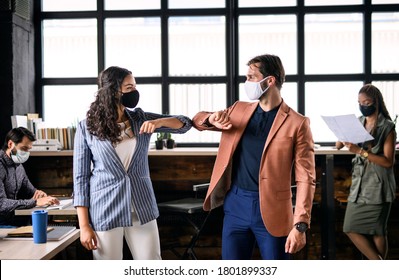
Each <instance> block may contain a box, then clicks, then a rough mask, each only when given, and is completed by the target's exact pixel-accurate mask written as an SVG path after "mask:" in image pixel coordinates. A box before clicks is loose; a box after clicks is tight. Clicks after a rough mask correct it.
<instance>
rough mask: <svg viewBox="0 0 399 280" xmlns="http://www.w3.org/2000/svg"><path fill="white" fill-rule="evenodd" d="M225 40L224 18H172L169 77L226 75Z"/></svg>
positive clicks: (170, 25) (170, 24)
mask: <svg viewBox="0 0 399 280" xmlns="http://www.w3.org/2000/svg"><path fill="white" fill-rule="evenodd" d="M225 40H226V39H225V17H171V18H170V19H169V72H170V75H172V76H220V75H226V50H225V49H226V43H225Z"/></svg>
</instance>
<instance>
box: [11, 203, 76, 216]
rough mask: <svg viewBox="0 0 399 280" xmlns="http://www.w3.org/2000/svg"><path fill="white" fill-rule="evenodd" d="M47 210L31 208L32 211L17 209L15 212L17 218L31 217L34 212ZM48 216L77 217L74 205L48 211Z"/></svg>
mask: <svg viewBox="0 0 399 280" xmlns="http://www.w3.org/2000/svg"><path fill="white" fill-rule="evenodd" d="M40 209H44V210H46V208H40V207H35V208H30V209H17V210H15V216H30V215H31V214H32V212H33V211H34V210H40ZM48 215H50V216H56V215H63V216H76V215H77V213H76V209H75V207H73V205H71V206H68V207H66V208H64V209H54V210H48Z"/></svg>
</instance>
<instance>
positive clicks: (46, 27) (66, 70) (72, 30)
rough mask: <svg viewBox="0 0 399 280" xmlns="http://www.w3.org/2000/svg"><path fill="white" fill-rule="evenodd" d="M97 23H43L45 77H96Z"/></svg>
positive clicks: (49, 21)
mask: <svg viewBox="0 0 399 280" xmlns="http://www.w3.org/2000/svg"><path fill="white" fill-rule="evenodd" d="M96 24H97V21H96V20H95V19H71V20H44V21H43V50H42V51H43V76H44V77H93V76H94V77H96V76H97V75H98V71H97V25H96Z"/></svg>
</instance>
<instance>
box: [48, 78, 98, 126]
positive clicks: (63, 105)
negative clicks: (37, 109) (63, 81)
mask: <svg viewBox="0 0 399 280" xmlns="http://www.w3.org/2000/svg"><path fill="white" fill-rule="evenodd" d="M96 92H97V86H96V85H79V86H66V85H62V86H45V87H44V88H43V120H44V121H45V123H46V127H68V126H71V125H72V124H74V125H75V124H76V123H77V122H78V121H80V120H83V119H85V118H86V113H87V110H89V107H90V104H91V103H92V102H93V101H94V98H95V94H96Z"/></svg>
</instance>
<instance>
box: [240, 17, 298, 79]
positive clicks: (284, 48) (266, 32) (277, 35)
mask: <svg viewBox="0 0 399 280" xmlns="http://www.w3.org/2000/svg"><path fill="white" fill-rule="evenodd" d="M296 29H297V24H296V16H295V15H281V16H280V15H279V16H274V15H273V16H240V17H239V46H240V47H239V67H240V69H239V73H240V75H246V73H247V69H248V66H247V62H248V61H249V60H250V59H251V58H253V57H255V56H257V55H260V54H266V53H269V54H276V55H278V56H279V57H280V59H281V60H282V62H283V65H284V69H285V72H286V73H287V74H296V73H297V35H296Z"/></svg>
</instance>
